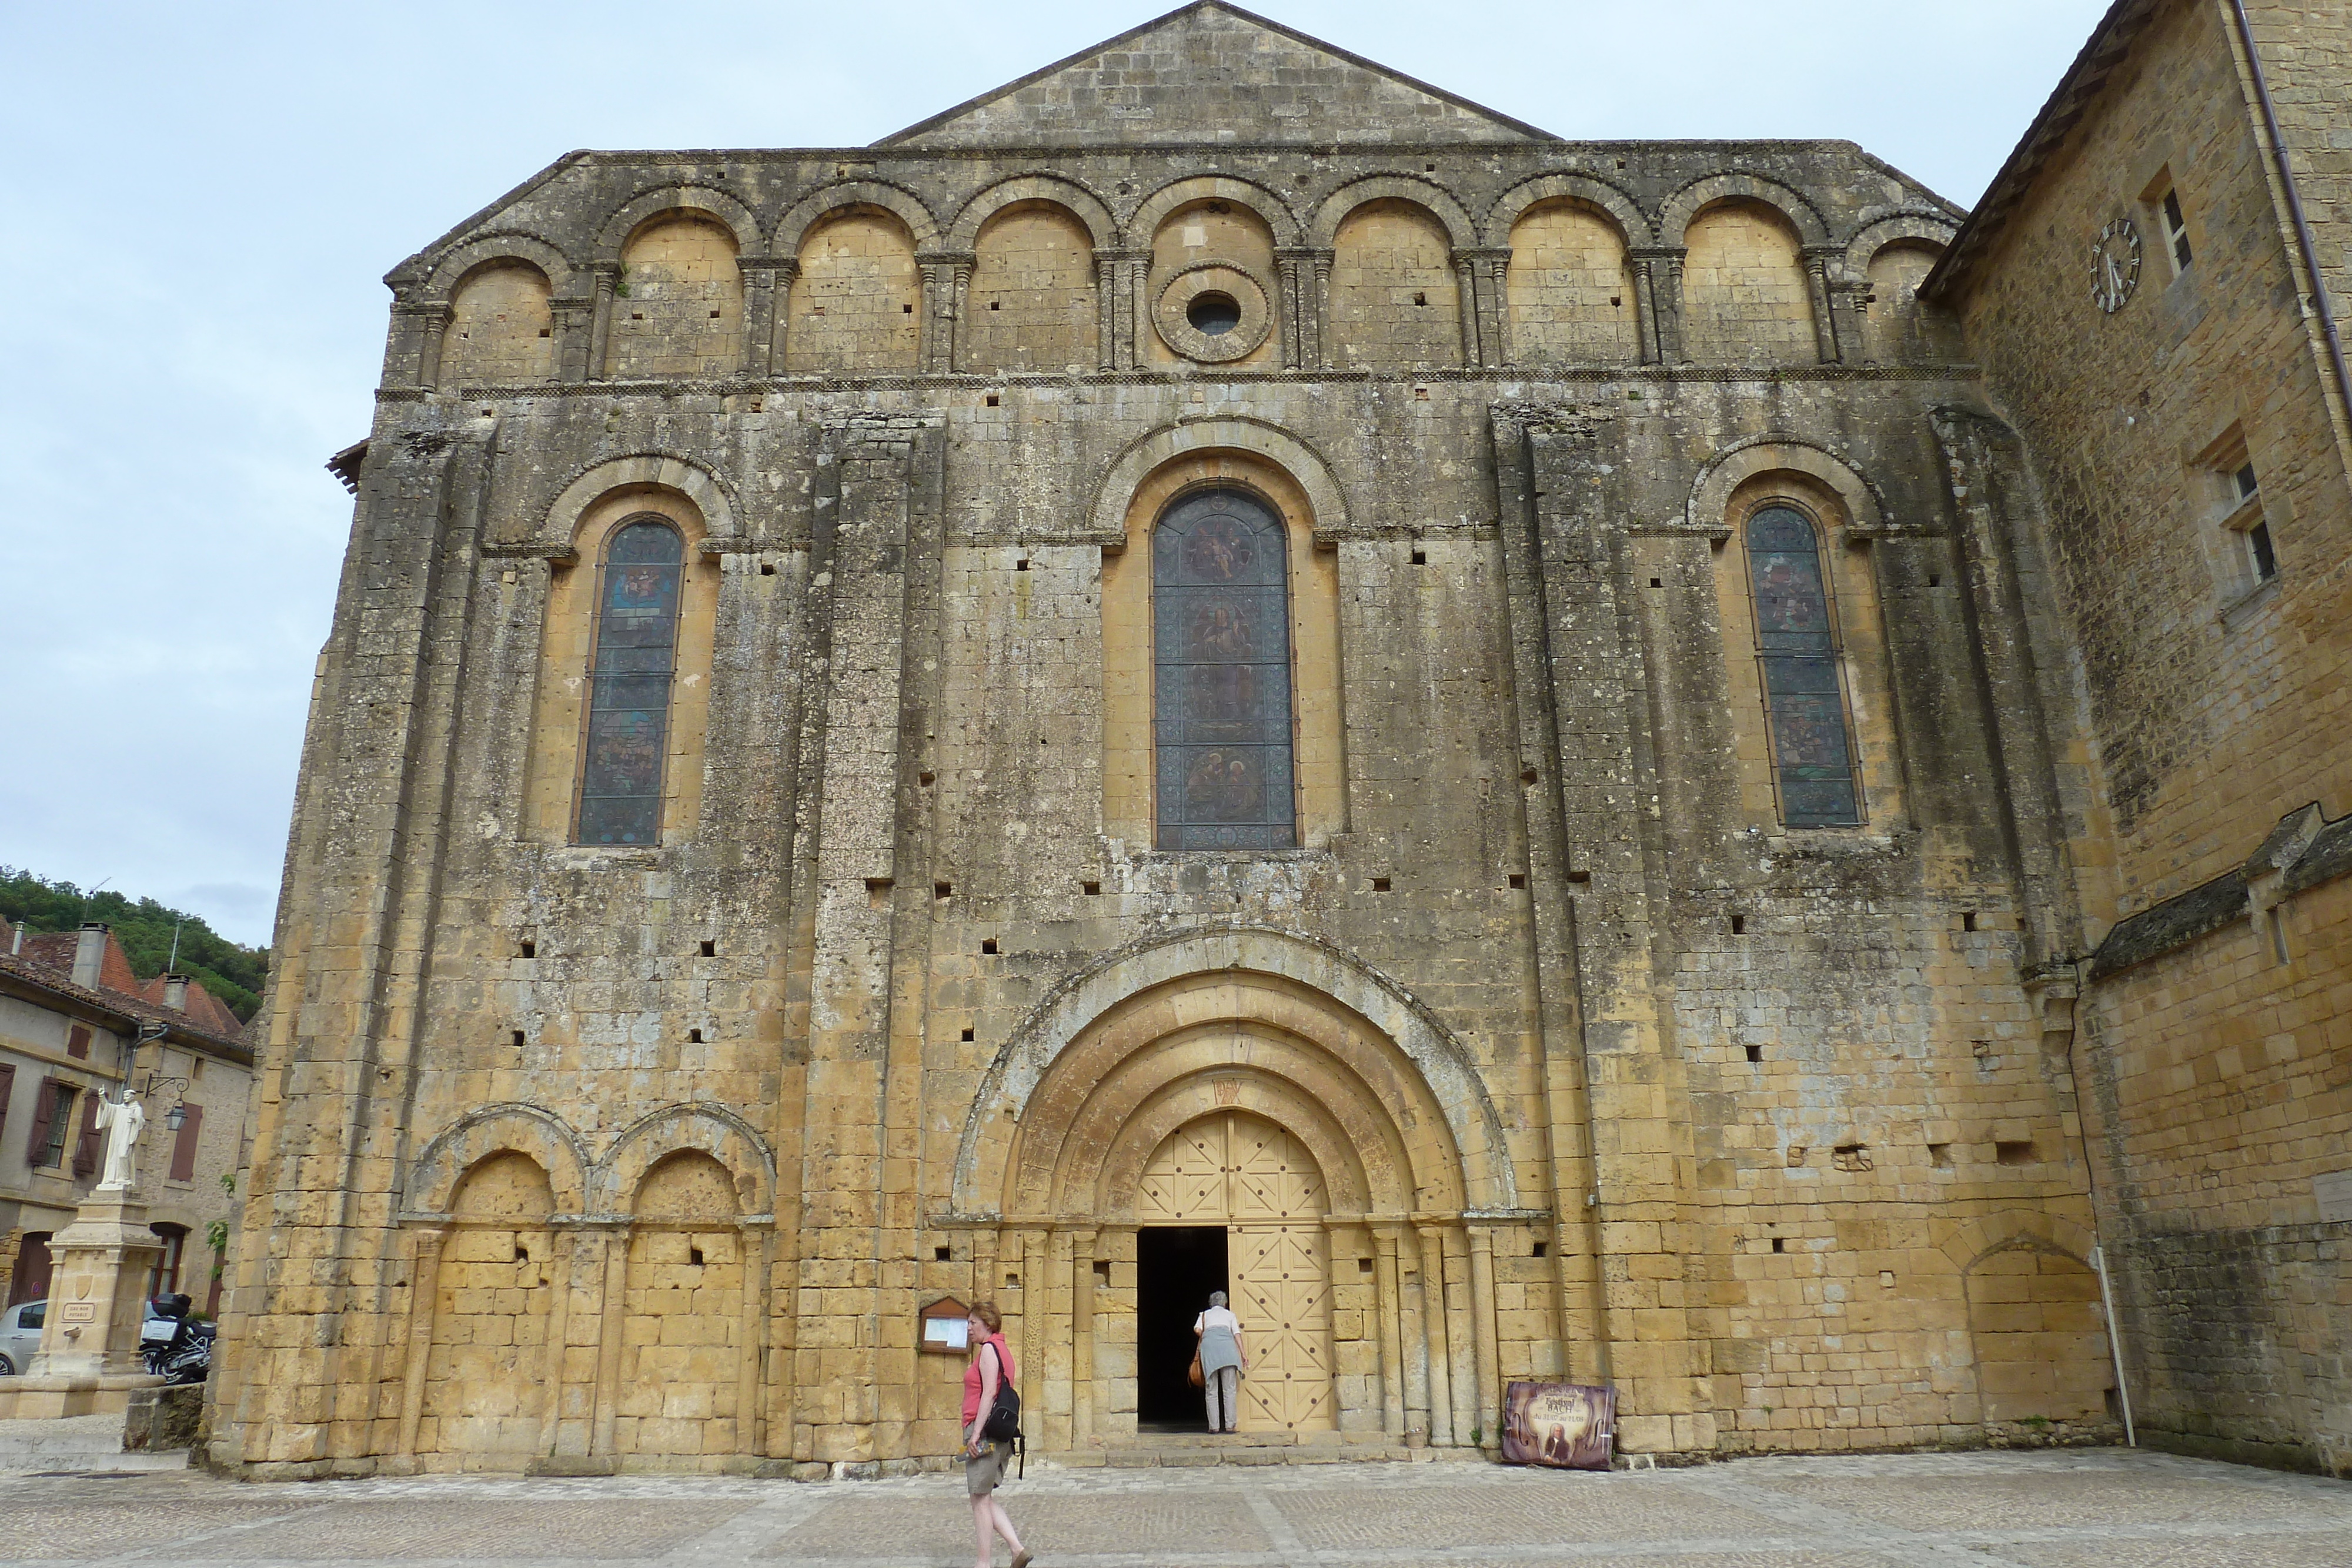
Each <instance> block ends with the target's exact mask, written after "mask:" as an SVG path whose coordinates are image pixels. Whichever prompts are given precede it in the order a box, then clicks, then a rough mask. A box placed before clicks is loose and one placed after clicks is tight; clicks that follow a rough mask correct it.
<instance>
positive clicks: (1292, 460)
mask: <svg viewBox="0 0 2352 1568" xmlns="http://www.w3.org/2000/svg"><path fill="white" fill-rule="evenodd" d="M1217 451H1227V452H1246V453H1249V454H1251V455H1254V456H1257V457H1262V458H1264V459H1265V460H1266V461H1267V462H1269V463H1272V464H1274V465H1276V466H1277V467H1279V468H1280V469H1282V470H1283V471H1284V473H1286V474H1287V475H1288V476H1290V477H1291V478H1292V479H1293V480H1295V481H1296V482H1297V485H1298V487H1299V488H1300V489H1301V490H1303V491H1304V492H1306V496H1307V505H1308V506H1309V507H1312V508H1313V509H1314V513H1315V516H1314V518H1313V523H1314V529H1315V533H1316V535H1317V537H1318V538H1321V537H1324V536H1326V535H1328V534H1330V533H1334V532H1337V531H1339V530H1342V529H1344V528H1347V526H1348V516H1349V511H1348V498H1347V495H1346V493H1345V492H1344V491H1343V490H1341V488H1340V487H1339V477H1338V476H1337V475H1335V474H1334V473H1333V472H1332V470H1331V465H1329V464H1328V463H1326V462H1325V461H1324V460H1323V457H1322V455H1321V454H1320V453H1318V452H1317V451H1316V450H1315V449H1314V448H1313V447H1311V446H1309V445H1307V444H1306V443H1305V442H1303V441H1301V440H1299V439H1298V438H1297V436H1295V435H1293V434H1290V433H1289V432H1288V431H1286V430H1284V429H1282V428H1281V427H1280V426H1279V425H1275V424H1269V423H1265V421H1263V420H1256V419H1234V418H1224V419H1200V420H1181V421H1179V422H1178V423H1174V424H1171V425H1167V426H1164V427H1162V428H1161V429H1159V430H1155V431H1153V432H1152V433H1150V434H1148V435H1144V436H1140V437H1139V438H1137V439H1136V440H1135V441H1134V442H1132V443H1130V444H1129V445H1128V447H1127V449H1126V450H1125V451H1123V452H1121V453H1120V454H1119V455H1118V456H1117V457H1115V458H1113V459H1112V460H1111V465H1110V467H1109V469H1108V471H1107V472H1106V473H1105V474H1104V475H1103V477H1102V482H1101V483H1100V484H1099V485H1097V486H1096V487H1095V501H1094V507H1093V510H1092V512H1091V513H1090V515H1089V517H1088V518H1087V522H1088V526H1089V530H1090V531H1091V532H1092V533H1093V534H1094V536H1095V537H1097V538H1101V539H1104V540H1118V541H1120V542H1122V543H1123V542H1124V541H1125V539H1126V538H1127V512H1128V504H1129V501H1130V500H1131V499H1132V498H1133V497H1134V495H1135V492H1136V490H1137V488H1138V487H1139V486H1141V485H1142V483H1143V482H1144V480H1145V479H1147V478H1148V477H1150V476H1151V474H1152V473H1154V472H1155V471H1156V470H1158V469H1160V468H1161V467H1163V466H1165V465H1167V464H1169V463H1171V462H1172V461H1174V460H1176V459H1178V458H1181V457H1188V456H1192V455H1195V454H1200V453H1208V452H1217Z"/></svg>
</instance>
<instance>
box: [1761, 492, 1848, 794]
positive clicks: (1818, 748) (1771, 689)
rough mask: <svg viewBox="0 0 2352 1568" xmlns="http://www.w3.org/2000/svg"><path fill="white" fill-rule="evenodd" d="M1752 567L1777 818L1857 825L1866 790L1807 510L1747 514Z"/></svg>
mask: <svg viewBox="0 0 2352 1568" xmlns="http://www.w3.org/2000/svg"><path fill="white" fill-rule="evenodd" d="M1748 584H1749V586H1750V587H1751V588H1752V589H1753V590H1754V592H1755V597H1756V648H1757V654H1758V661H1759V664H1761V665H1762V667H1763V675H1764V716H1765V722H1766V723H1767V725H1768V726H1769V727H1770V730H1771V737H1772V768H1773V776H1774V780H1775V782H1776V783H1777V784H1778V785H1779V787H1780V820H1781V821H1783V822H1785V823H1787V824H1788V825H1789V826H1790V827H1792V828H1843V827H1853V826H1854V825H1855V824H1857V823H1859V822H1860V821H1862V796H1861V791H1860V790H1859V789H1857V788H1856V786H1855V782H1854V767H1853V762H1854V758H1853V735H1852V734H1851V732H1850V731H1849V729H1848V727H1847V725H1846V714H1845V696H1844V693H1843V690H1842V689H1841V687H1840V685H1839V680H1838V639H1837V619H1836V612H1835V611H1834V609H1833V607H1832V604H1831V602H1830V596H1829V591H1828V589H1827V587H1826V585H1825V584H1824V582H1823V580H1822V553H1821V543H1820V539H1819V538H1818V536H1816V535H1815V533H1814V532H1813V525H1812V524H1811V522H1810V521H1809V520H1808V519H1807V518H1806V517H1805V516H1804V514H1802V513H1801V512H1798V511H1795V510H1793V509H1792V508H1790V507H1765V508H1764V509H1763V510H1762V511H1759V512H1758V513H1757V514H1756V515H1755V516H1754V517H1750V518H1748Z"/></svg>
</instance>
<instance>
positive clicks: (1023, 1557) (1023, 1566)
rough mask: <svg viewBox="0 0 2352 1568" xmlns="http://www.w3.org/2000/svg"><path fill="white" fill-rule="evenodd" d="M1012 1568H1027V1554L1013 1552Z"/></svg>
mask: <svg viewBox="0 0 2352 1568" xmlns="http://www.w3.org/2000/svg"><path fill="white" fill-rule="evenodd" d="M1013 1568H1029V1553H1027V1552H1014V1553H1013Z"/></svg>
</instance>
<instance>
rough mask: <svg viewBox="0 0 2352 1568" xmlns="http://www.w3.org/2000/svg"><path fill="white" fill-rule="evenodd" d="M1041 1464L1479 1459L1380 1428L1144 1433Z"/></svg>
mask: <svg viewBox="0 0 2352 1568" xmlns="http://www.w3.org/2000/svg"><path fill="white" fill-rule="evenodd" d="M1030 1457H1031V1458H1033V1459H1034V1460H1035V1461H1036V1462H1037V1463H1038V1465H1039V1466H1040V1467H1041V1468H1045V1469H1156V1468H1168V1469H1179V1468H1193V1467H1206V1466H1211V1465H1338V1464H1366V1463H1377V1462H1382V1461H1386V1462H1391V1463H1396V1464H1407V1463H1417V1464H1426V1463H1431V1462H1433V1461H1444V1460H1452V1461H1465V1460H1468V1461H1480V1462H1483V1460H1484V1458H1485V1456H1483V1455H1481V1454H1480V1453H1479V1452H1478V1451H1477V1450H1476V1449H1475V1448H1460V1449H1454V1448H1406V1447H1405V1446H1404V1444H1403V1443H1402V1442H1400V1441H1398V1440H1397V1439H1396V1438H1394V1437H1390V1436H1389V1435H1388V1434H1386V1433H1383V1432H1370V1433H1352V1432H1348V1433H1342V1432H1224V1433H1210V1432H1143V1433H1139V1434H1138V1435H1137V1436H1135V1437H1114V1438H1109V1439H1107V1440H1106V1441H1104V1442H1103V1443H1102V1445H1101V1446H1100V1447H1097V1448H1078V1449H1065V1450H1062V1451H1059V1452H1055V1453H1044V1452H1038V1453H1034V1454H1032V1455H1031V1456H1030Z"/></svg>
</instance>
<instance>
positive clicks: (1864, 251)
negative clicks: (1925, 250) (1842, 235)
mask: <svg viewBox="0 0 2352 1568" xmlns="http://www.w3.org/2000/svg"><path fill="white" fill-rule="evenodd" d="M1958 232H1959V225H1958V224H1955V223H1954V222H1952V221H1951V220H1950V219H1949V218H1946V217H1942V216H1939V215H1937V214H1934V213H1891V214H1887V215H1886V216H1885V217H1882V218H1879V219H1877V220H1876V221H1874V222H1873V223H1869V224H1865V225H1863V226H1862V228H1860V229H1859V230H1857V231H1855V234H1854V236H1853V238H1852V239H1850V240H1848V241H1847V242H1846V246H1845V264H1846V267H1847V270H1849V271H1851V272H1853V273H1855V274H1857V275H1859V274H1862V273H1864V272H1867V271H1868V270H1869V268H1870V260H1871V257H1873V256H1876V255H1877V254H1878V253H1879V252H1880V251H1881V250H1884V249H1885V247H1886V246H1890V245H1901V244H1903V243H1905V242H1906V241H1909V242H1911V243H1914V244H1917V245H1925V246H1934V247H1935V248H1936V249H1937V251H1938V252H1940V251H1942V250H1943V249H1944V248H1945V247H1947V246H1949V245H1950V244H1951V243H1952V235H1955V234H1957V233H1958Z"/></svg>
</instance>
